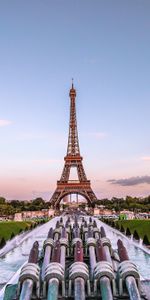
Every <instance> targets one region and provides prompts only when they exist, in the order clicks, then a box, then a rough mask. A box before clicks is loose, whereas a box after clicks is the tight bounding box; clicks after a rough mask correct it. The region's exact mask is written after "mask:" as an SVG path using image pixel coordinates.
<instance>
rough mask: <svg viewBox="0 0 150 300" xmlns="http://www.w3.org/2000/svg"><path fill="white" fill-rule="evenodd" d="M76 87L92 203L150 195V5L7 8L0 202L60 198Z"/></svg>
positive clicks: (126, 1)
mask: <svg viewBox="0 0 150 300" xmlns="http://www.w3.org/2000/svg"><path fill="white" fill-rule="evenodd" d="M72 77H73V78H74V84H75V88H76V90H77V118H78V131H79V139H80V151H81V154H82V155H83V156H84V166H85V171H86V173H87V177H88V178H89V179H91V182H92V187H93V189H94V191H95V193H96V194H97V196H98V197H99V198H103V197H112V196H126V195H128V194H130V195H138V196H145V195H148V194H150V139H149V111H150V100H149V99H150V88H149V87H150V1H149V0H147V1H146V0H136V1H135V0H122V1H120V0H93V1H92V0H82V1H81V0H61V1H60V0H59V1H58V0H55V1H50V0H49V1H39V0H36V1H35V0H32V1H16V0H13V1H7V0H5V1H4V0H2V1H1V3H0V145H1V155H0V165H1V168H0V194H1V195H4V196H5V197H6V198H8V199H13V198H18V199H31V198H33V197H35V196H42V197H44V198H45V199H49V197H50V195H51V193H52V192H53V191H54V189H55V186H56V180H57V179H59V177H60V175H61V172H62V168H63V163H64V161H63V157H64V156H65V154H66V148H67V137H68V122H69V97H68V94H69V88H70V85H71V78H72ZM112 179H113V180H114V181H109V180H112ZM120 180H121V181H120ZM122 180H123V181H122Z"/></svg>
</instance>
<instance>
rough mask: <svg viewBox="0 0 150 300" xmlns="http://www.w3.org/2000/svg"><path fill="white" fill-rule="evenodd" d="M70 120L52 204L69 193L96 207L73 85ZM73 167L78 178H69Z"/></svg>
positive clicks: (56, 205) (56, 204)
mask: <svg viewBox="0 0 150 300" xmlns="http://www.w3.org/2000/svg"><path fill="white" fill-rule="evenodd" d="M69 96H70V122H69V137H68V147H67V155H66V156H65V158H64V161H65V163H64V168H63V171H62V175H61V178H60V180H58V181H57V187H56V190H55V191H54V193H53V195H52V197H51V199H50V204H51V205H52V206H53V207H55V208H57V207H59V203H60V201H61V200H62V199H63V198H64V197H65V196H67V195H69V194H77V195H82V196H83V197H84V198H85V199H86V200H87V202H88V205H89V206H91V207H94V204H95V201H96V200H97V197H96V195H95V194H94V192H93V190H92V188H91V183H90V180H88V179H87V177H86V174H85V171H84V167H83V163H82V160H83V157H82V156H81V155H80V148H79V139H78V130H77V119H76V90H75V88H74V86H73V83H72V87H71V89H70V93H69ZM71 168H76V170H77V176H78V180H69V177H70V170H71Z"/></svg>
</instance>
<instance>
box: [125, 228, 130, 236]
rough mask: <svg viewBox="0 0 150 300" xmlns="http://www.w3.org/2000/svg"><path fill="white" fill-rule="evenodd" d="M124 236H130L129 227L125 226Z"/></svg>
mask: <svg viewBox="0 0 150 300" xmlns="http://www.w3.org/2000/svg"><path fill="white" fill-rule="evenodd" d="M126 236H131V232H130V229H129V228H128V227H127V230H126Z"/></svg>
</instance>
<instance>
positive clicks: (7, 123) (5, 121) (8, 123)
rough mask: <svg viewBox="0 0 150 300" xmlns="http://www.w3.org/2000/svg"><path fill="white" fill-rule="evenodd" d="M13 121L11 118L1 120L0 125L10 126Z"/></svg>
mask: <svg viewBox="0 0 150 300" xmlns="http://www.w3.org/2000/svg"><path fill="white" fill-rule="evenodd" d="M11 123H12V122H11V121H9V120H0V127H4V126H8V125H10V124H11Z"/></svg>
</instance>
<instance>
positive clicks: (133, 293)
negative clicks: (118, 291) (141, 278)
mask: <svg viewBox="0 0 150 300" xmlns="http://www.w3.org/2000/svg"><path fill="white" fill-rule="evenodd" d="M126 287H127V290H128V293H129V297H130V300H141V297H140V294H139V291H138V288H137V284H136V281H135V278H134V277H133V276H128V277H126Z"/></svg>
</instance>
